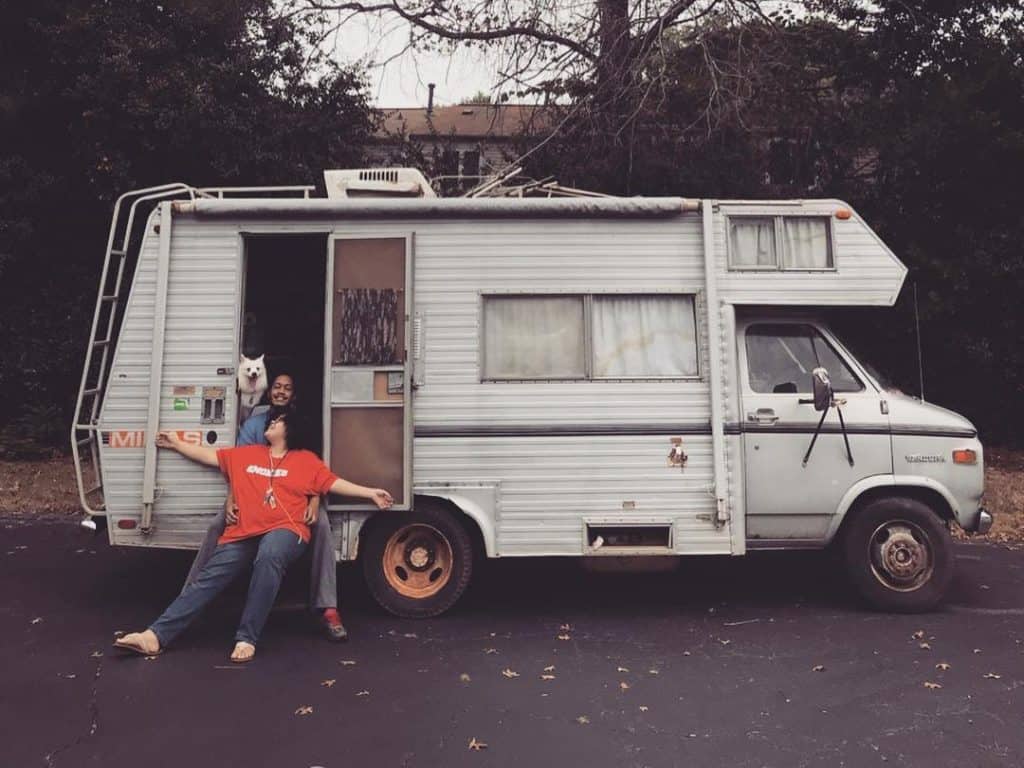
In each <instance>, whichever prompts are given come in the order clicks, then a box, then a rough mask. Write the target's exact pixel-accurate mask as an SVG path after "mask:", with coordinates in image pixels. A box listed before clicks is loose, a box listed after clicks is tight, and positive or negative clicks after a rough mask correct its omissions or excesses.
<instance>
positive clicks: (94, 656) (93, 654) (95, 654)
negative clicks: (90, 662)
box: [89, 651, 103, 659]
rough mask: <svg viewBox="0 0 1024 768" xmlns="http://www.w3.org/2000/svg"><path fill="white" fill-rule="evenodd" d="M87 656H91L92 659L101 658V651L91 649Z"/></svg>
mask: <svg viewBox="0 0 1024 768" xmlns="http://www.w3.org/2000/svg"><path fill="white" fill-rule="evenodd" d="M89 657H90V658H93V659H102V658H103V651H93V652H92V653H90V654H89Z"/></svg>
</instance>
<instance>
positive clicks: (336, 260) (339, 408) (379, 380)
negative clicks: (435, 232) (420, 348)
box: [324, 235, 412, 510]
mask: <svg viewBox="0 0 1024 768" xmlns="http://www.w3.org/2000/svg"><path fill="white" fill-rule="evenodd" d="M327 272H328V280H327V287H328V297H327V312H326V322H327V325H328V327H327V330H326V344H325V353H326V355H327V360H326V366H325V367H326V369H327V371H328V374H327V378H328V382H327V387H326V388H325V390H326V391H325V399H327V401H328V402H327V407H326V408H325V409H324V410H325V414H324V434H325V440H324V447H325V453H326V454H327V464H328V466H330V467H331V469H332V471H334V472H335V473H336V474H338V475H339V476H341V477H343V478H345V479H346V480H350V481H352V482H355V483H359V484H360V485H367V486H371V487H378V488H384V489H386V490H387V491H389V492H390V493H391V495H392V496H393V497H394V500H395V505H394V509H397V510H403V509H410V508H411V507H412V402H411V379H410V375H409V373H410V371H409V365H408V362H409V355H408V352H407V349H408V340H409V317H410V314H411V310H412V236H411V235H408V236H398V237H396V236H394V235H386V236H381V237H366V236H359V237H348V236H344V235H335V236H332V237H331V238H330V239H329V258H328V270H327ZM330 506H331V508H332V509H348V510H359V509H367V510H369V509H375V507H373V506H372V505H371V504H368V503H367V502H366V501H365V500H363V499H338V498H333V497H332V500H331V505H330Z"/></svg>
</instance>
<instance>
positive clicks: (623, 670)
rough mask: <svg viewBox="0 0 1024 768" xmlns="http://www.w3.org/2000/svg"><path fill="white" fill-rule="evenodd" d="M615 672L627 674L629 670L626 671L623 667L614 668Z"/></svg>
mask: <svg viewBox="0 0 1024 768" xmlns="http://www.w3.org/2000/svg"><path fill="white" fill-rule="evenodd" d="M615 671H616V672H629V670H628V669H626V668H625V667H616V668H615Z"/></svg>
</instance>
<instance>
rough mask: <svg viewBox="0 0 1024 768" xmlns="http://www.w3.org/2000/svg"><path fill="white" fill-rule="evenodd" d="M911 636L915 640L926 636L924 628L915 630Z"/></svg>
mask: <svg viewBox="0 0 1024 768" xmlns="http://www.w3.org/2000/svg"><path fill="white" fill-rule="evenodd" d="M911 637H912V638H913V639H914V640H920V639H921V638H923V637H924V630H923V629H919V630H917V632H915V633H914V634H912V635H911Z"/></svg>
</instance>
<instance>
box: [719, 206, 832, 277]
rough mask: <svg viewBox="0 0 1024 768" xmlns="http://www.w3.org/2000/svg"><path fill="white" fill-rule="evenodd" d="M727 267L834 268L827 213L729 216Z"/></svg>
mask: <svg viewBox="0 0 1024 768" xmlns="http://www.w3.org/2000/svg"><path fill="white" fill-rule="evenodd" d="M728 232H729V238H728V246H727V247H728V252H729V268H730V269H766V270H773V269H774V270H779V269H782V270H820V269H834V268H835V257H834V248H833V244H832V224H831V220H830V219H829V218H828V217H827V216H730V217H729V218H728Z"/></svg>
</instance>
